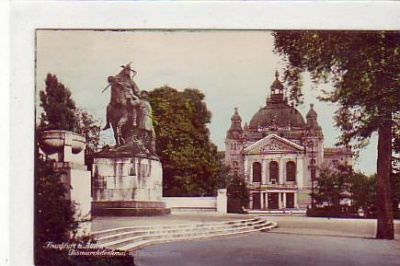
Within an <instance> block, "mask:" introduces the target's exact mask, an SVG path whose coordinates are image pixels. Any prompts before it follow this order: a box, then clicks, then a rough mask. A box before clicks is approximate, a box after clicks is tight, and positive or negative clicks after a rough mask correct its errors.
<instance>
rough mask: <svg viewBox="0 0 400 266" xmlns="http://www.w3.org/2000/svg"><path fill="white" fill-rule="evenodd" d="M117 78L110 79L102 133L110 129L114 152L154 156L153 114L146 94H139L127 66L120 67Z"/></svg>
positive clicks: (132, 73) (142, 92)
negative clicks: (109, 94) (108, 98)
mask: <svg viewBox="0 0 400 266" xmlns="http://www.w3.org/2000/svg"><path fill="white" fill-rule="evenodd" d="M121 67H122V70H121V71H120V72H119V73H118V74H117V75H116V76H109V77H108V83H109V85H108V86H107V87H106V88H105V89H104V90H103V92H104V91H105V90H106V89H107V88H109V87H110V86H111V99H110V103H109V104H108V105H107V113H106V125H105V127H104V128H103V130H107V129H109V128H112V129H113V132H114V139H115V143H116V145H115V148H114V149H113V150H114V151H124V152H133V153H138V152H142V153H145V154H147V155H151V156H156V151H155V133H154V126H153V111H152V108H151V105H150V103H149V102H148V96H149V93H148V92H147V91H141V92H139V88H138V86H137V85H136V83H135V81H133V79H132V78H133V77H134V76H135V75H136V74H137V72H136V71H135V70H133V69H132V68H131V66H130V63H129V64H127V65H126V66H121Z"/></svg>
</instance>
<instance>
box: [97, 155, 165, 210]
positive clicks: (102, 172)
mask: <svg viewBox="0 0 400 266" xmlns="http://www.w3.org/2000/svg"><path fill="white" fill-rule="evenodd" d="M92 181H93V184H92V194H93V202H92V214H93V215H95V216H102V215H111V216H150V215H164V214H169V209H166V208H165V203H163V202H162V201H161V200H162V166H161V162H160V161H159V160H158V159H157V158H149V157H147V156H146V155H140V154H135V155H133V154H129V153H128V152H108V153H107V152H105V153H99V154H97V155H96V156H95V158H94V164H93V172H92Z"/></svg>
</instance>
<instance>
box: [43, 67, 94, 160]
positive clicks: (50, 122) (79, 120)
mask: <svg viewBox="0 0 400 266" xmlns="http://www.w3.org/2000/svg"><path fill="white" fill-rule="evenodd" d="M45 83H46V87H45V90H42V91H40V92H39V96H40V106H41V107H42V108H43V112H42V114H41V118H40V124H39V128H38V130H39V131H40V130H52V129H57V130H67V131H72V132H75V133H78V134H81V135H83V136H84V137H85V139H86V144H87V145H86V150H85V164H86V165H88V167H89V168H90V167H91V165H92V160H93V159H92V158H93V154H94V152H95V151H96V150H97V148H98V145H99V140H100V136H99V132H100V126H99V125H98V124H99V123H98V121H97V120H96V119H95V118H94V117H93V115H91V114H90V113H89V112H88V111H87V110H84V109H81V108H78V107H76V105H75V102H74V100H73V99H72V94H71V92H70V90H69V89H68V88H66V87H65V85H64V84H62V83H61V82H59V81H58V78H57V76H56V75H53V74H50V73H48V74H47V77H46V81H45Z"/></svg>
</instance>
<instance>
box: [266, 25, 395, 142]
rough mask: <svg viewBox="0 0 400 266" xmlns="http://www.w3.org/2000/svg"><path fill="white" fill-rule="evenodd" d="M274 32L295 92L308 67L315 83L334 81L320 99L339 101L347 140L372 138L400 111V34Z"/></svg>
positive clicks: (340, 118)
mask: <svg viewBox="0 0 400 266" xmlns="http://www.w3.org/2000/svg"><path fill="white" fill-rule="evenodd" d="M274 37H275V52H276V53H278V54H281V55H282V56H284V57H285V60H286V63H287V65H286V69H285V79H286V80H287V81H288V82H289V85H291V87H292V92H294V93H295V92H297V91H299V88H298V87H299V86H296V85H295V84H297V83H296V82H297V80H299V79H300V78H301V77H300V74H301V73H302V72H305V71H308V72H310V73H311V76H312V80H313V81H314V82H316V83H319V82H328V81H330V82H332V83H333V84H334V86H335V90H333V91H330V92H326V93H325V95H324V97H321V98H322V99H323V100H326V101H331V102H337V103H340V105H341V109H340V110H339V111H338V113H337V117H336V119H337V126H338V127H340V128H341V129H342V131H343V136H342V141H343V142H344V143H347V142H349V141H350V140H351V139H360V140H361V139H364V138H366V137H369V136H370V135H371V133H372V132H374V131H376V130H377V129H378V128H379V127H380V126H381V125H382V124H385V123H387V122H388V120H389V121H390V120H391V117H392V114H394V113H398V112H399V111H400V104H399V101H398V100H397V99H399V98H400V84H399V82H398V80H399V78H400V51H399V49H400V48H399V43H400V34H399V33H396V32H382V31H381V32H361V31H360V32H354V31H277V32H275V33H274ZM298 97H299V94H298V93H295V95H294V96H293V98H298Z"/></svg>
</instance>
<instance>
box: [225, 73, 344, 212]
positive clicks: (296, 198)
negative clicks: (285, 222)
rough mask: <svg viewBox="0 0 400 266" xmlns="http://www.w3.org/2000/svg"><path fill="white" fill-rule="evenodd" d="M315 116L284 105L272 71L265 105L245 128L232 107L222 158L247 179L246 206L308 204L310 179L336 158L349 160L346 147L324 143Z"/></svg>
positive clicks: (310, 188) (262, 207)
mask: <svg viewBox="0 0 400 266" xmlns="http://www.w3.org/2000/svg"><path fill="white" fill-rule="evenodd" d="M317 116H318V115H317V113H316V111H315V110H314V107H313V105H311V106H310V110H309V112H308V113H307V115H306V120H304V118H303V116H302V115H301V114H300V113H299V111H298V110H297V109H296V108H295V107H294V105H293V104H291V105H289V104H288V100H287V98H286V97H284V87H283V85H282V83H281V82H280V81H279V79H278V74H277V73H276V80H275V81H274V82H273V83H272V85H271V86H270V94H269V97H267V99H266V105H265V107H263V108H260V110H259V111H258V112H257V113H256V114H254V116H253V117H252V118H251V120H250V122H249V123H246V124H245V126H244V128H242V126H241V122H242V118H241V117H240V115H239V112H238V109H237V108H235V111H234V114H233V116H232V117H231V127H230V128H229V130H228V131H227V136H226V140H225V144H226V150H225V163H226V164H227V165H229V166H231V169H233V170H235V169H236V170H235V171H237V172H235V173H237V174H239V175H241V176H243V178H244V180H245V181H246V183H247V187H248V189H249V192H250V204H249V208H250V209H265V210H267V209H268V210H273V209H281V210H282V209H297V208H306V207H307V206H309V205H310V204H311V200H310V196H309V194H310V192H311V190H312V189H313V185H315V178H317V177H318V175H319V171H320V169H321V168H322V167H324V165H325V164H332V163H334V162H335V161H336V160H338V158H339V157H340V160H342V161H345V163H347V164H351V150H349V149H344V148H335V149H333V148H324V145H323V144H324V143H323V142H324V137H323V134H322V129H321V127H320V126H319V125H318V121H317ZM325 153H326V154H325ZM236 164H238V165H239V167H236V168H235V165H236Z"/></svg>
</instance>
